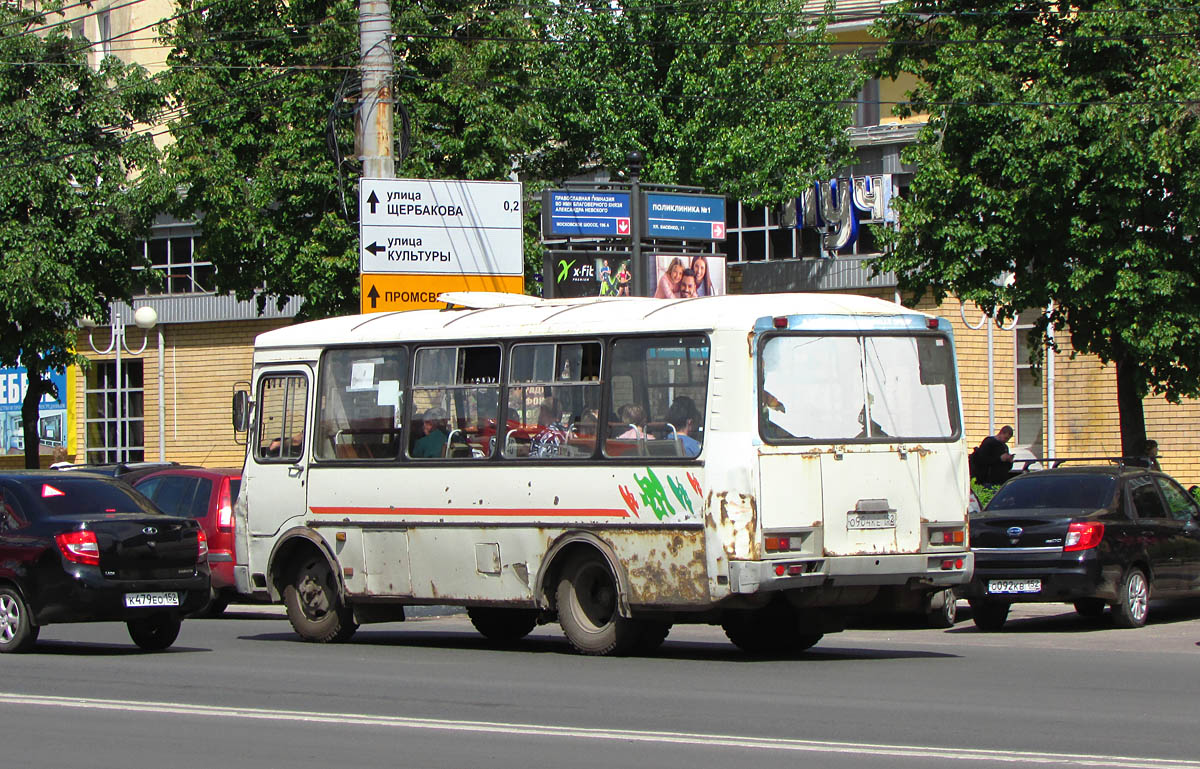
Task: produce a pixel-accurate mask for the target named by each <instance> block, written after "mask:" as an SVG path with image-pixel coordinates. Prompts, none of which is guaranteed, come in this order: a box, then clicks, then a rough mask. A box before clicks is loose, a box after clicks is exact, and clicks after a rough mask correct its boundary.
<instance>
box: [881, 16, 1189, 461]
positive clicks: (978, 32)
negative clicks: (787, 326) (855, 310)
mask: <svg viewBox="0 0 1200 769" xmlns="http://www.w3.org/2000/svg"><path fill="white" fill-rule="evenodd" d="M1198 10H1200V5H1198V4H1197V3H1196V2H1195V0H1187V1H1186V2H1182V3H1178V2H1174V1H1173V0H1172V2H1166V3H1164V2H1161V1H1160V0H1151V2H1140V0H1139V2H1136V3H1134V2H1130V1H1128V0H1106V1H1102V2H1077V3H1072V4H1069V5H1062V4H1060V3H1052V2H1028V3H1003V2H991V3H984V4H983V5H979V4H973V5H971V6H969V7H968V6H966V5H963V4H960V3H957V2H941V1H940V0H901V2H899V3H897V4H896V5H894V6H890V7H889V8H888V10H887V12H886V13H885V14H884V16H883V17H882V19H881V20H880V23H879V25H878V28H877V30H876V34H877V35H878V36H879V37H881V38H883V39H885V40H888V41H890V42H889V44H888V45H886V46H885V47H884V48H883V50H882V51H881V53H880V56H879V58H878V60H877V63H876V67H877V72H878V73H879V74H881V75H884V76H889V75H890V76H894V75H896V74H897V73H900V72H910V73H913V74H915V75H916V76H917V77H918V78H919V79H920V84H919V85H918V86H917V87H916V89H915V90H914V91H913V92H912V93H911V94H910V98H911V101H910V102H909V103H908V104H906V105H902V106H901V108H900V110H899V111H900V113H901V114H902V115H911V114H919V113H923V112H924V113H928V115H929V121H928V124H927V125H926V126H925V127H924V128H923V129H922V130H921V133H920V136H919V138H918V141H917V143H916V144H915V145H913V146H912V147H910V148H909V151H908V152H907V155H906V159H907V160H908V162H911V163H915V164H916V165H917V172H916V174H915V176H914V178H913V182H912V187H911V190H910V191H911V195H910V196H909V198H908V199H906V200H904V201H901V203H900V204H899V214H900V221H901V230H900V231H899V233H898V234H896V235H895V236H894V237H893V238H892V242H891V246H892V247H893V248H894V250H893V251H892V252H891V253H890V254H888V255H887V256H886V257H884V258H883V259H881V260H880V261H879V266H880V267H882V268H883V269H889V270H895V271H896V273H897V275H898V277H899V281H900V286H901V288H902V289H904V290H906V291H909V292H912V293H913V294H914V295H915V296H918V297H919V296H921V295H923V294H926V293H928V294H930V295H932V297H933V298H934V299H937V300H940V299H941V298H943V297H944V296H946V295H947V294H952V295H956V296H958V297H960V298H962V299H963V300H966V301H974V302H976V303H978V304H979V305H981V306H982V307H984V308H985V309H988V310H990V309H992V308H995V309H996V310H997V311H998V313H999V315H1000V317H1012V316H1014V315H1015V314H1016V313H1018V312H1020V311H1022V310H1024V309H1027V308H1045V307H1050V309H1049V311H1048V312H1047V313H1046V314H1045V315H1044V316H1043V317H1042V318H1041V320H1040V326H1039V327H1038V329H1036V330H1035V333H1034V334H1033V337H1034V338H1033V340H1032V341H1034V348H1035V355H1039V354H1040V353H1041V351H1042V349H1043V347H1042V344H1043V343H1044V340H1045V337H1044V333H1045V331H1046V329H1047V328H1048V327H1052V328H1053V329H1054V330H1056V331H1059V332H1061V331H1063V330H1064V329H1065V330H1066V331H1067V333H1069V335H1070V339H1071V344H1072V346H1073V347H1074V349H1075V350H1078V351H1080V352H1084V353H1092V354H1094V355H1096V356H1098V357H1099V358H1100V359H1101V360H1103V361H1105V362H1113V363H1115V366H1116V373H1117V389H1118V410H1119V413H1120V417H1121V439H1122V451H1123V452H1124V453H1126V454H1129V453H1131V452H1133V451H1135V450H1136V448H1137V445H1138V444H1139V443H1140V442H1141V441H1142V440H1143V439H1144V438H1145V421H1144V417H1143V413H1142V398H1143V397H1144V396H1145V395H1146V394H1147V393H1148V392H1155V393H1162V394H1165V396H1166V397H1167V398H1168V399H1170V400H1178V399H1179V398H1181V397H1184V396H1192V395H1195V394H1197V392H1198V390H1200V378H1198V376H1197V374H1198V372H1200V367H1198V365H1197V361H1200V281H1197V263H1198V262H1197V256H1198V252H1197V240H1196V235H1197V225H1198V224H1200V189H1198V186H1200V172H1198V169H1200V125H1198V123H1197V120H1198V118H1200V106H1198V103H1197V98H1198V96H1200V67H1197V64H1198V61H1197V59H1198V58H1200V57H1198V56H1197V48H1196V40H1197V35H1198V33H1200V14H1198V13H1197V11H1198ZM1008 276H1011V280H1008V279H1007V278H1008Z"/></svg>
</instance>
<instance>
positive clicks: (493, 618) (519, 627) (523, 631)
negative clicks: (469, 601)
mask: <svg viewBox="0 0 1200 769" xmlns="http://www.w3.org/2000/svg"><path fill="white" fill-rule="evenodd" d="M467 616H468V617H470V618H471V624H472V625H474V626H475V629H476V630H478V631H479V633H480V634H481V635H482V636H483V637H484V638H486V639H488V640H489V641H492V642H493V643H501V644H505V643H514V642H516V641H520V640H521V639H522V638H524V637H525V636H527V635H529V632H530V631H531V630H533V629H534V628H535V627H536V626H537V619H538V611H537V609H497V608H495V607H493V606H472V607H469V608H468V609H467Z"/></svg>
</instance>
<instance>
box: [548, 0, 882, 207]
mask: <svg viewBox="0 0 1200 769" xmlns="http://www.w3.org/2000/svg"><path fill="white" fill-rule="evenodd" d="M554 7H555V8H556V9H557V10H556V12H555V13H554V14H553V16H552V17H551V18H550V27H549V33H548V36H549V37H550V38H551V39H554V40H558V41H561V42H559V43H558V45H556V47H555V57H554V67H553V70H552V71H551V73H550V75H551V77H552V78H553V80H552V81H551V83H550V86H549V87H548V88H547V89H546V92H545V97H546V98H547V99H548V101H549V103H550V104H551V107H552V109H551V112H552V114H554V115H555V117H556V118H557V120H558V123H559V125H560V136H561V141H560V142H558V143H556V145H555V147H554V149H555V150H556V152H555V153H554V154H553V157H554V158H555V159H556V160H557V163H556V166H551V167H549V168H548V169H547V170H548V172H549V173H550V174H551V175H554V174H556V173H558V174H565V173H574V172H577V171H578V169H580V168H586V167H588V166H590V165H597V164H598V165H600V166H605V167H609V168H619V167H620V166H622V165H623V164H624V160H625V154H626V153H627V152H628V151H630V150H638V151H641V152H642V153H643V154H644V155H645V158H646V163H647V165H646V169H645V173H644V176H645V178H646V179H647V180H648V181H653V182H660V183H674V184H694V185H700V186H704V187H707V188H708V189H709V190H711V191H714V192H721V193H724V194H726V195H729V196H731V197H733V198H734V199H735V200H742V201H746V202H762V203H766V202H776V203H778V202H782V201H784V200H785V199H787V198H791V197H796V196H797V195H798V194H799V193H800V192H801V190H803V189H804V188H805V187H807V186H808V185H809V184H811V182H812V181H813V180H815V179H817V178H821V177H825V178H828V176H829V175H830V173H831V172H832V171H833V170H835V169H837V168H838V167H839V166H840V165H841V164H842V163H843V162H844V161H845V160H846V159H847V158H848V157H849V145H848V143H847V135H846V128H847V127H848V126H849V125H850V120H851V117H852V105H851V101H852V100H853V98H854V95H855V93H857V92H858V90H859V89H860V88H861V87H862V78H863V73H862V71H861V69H860V68H859V67H858V66H857V64H856V61H857V60H856V59H855V58H853V57H851V56H841V57H837V56H834V55H832V50H831V47H830V45H829V42H830V41H831V38H830V37H829V36H828V35H827V33H826V30H825V25H824V23H823V20H822V18H821V17H820V16H814V15H812V14H806V13H805V12H804V9H805V3H803V2H799V1H793V0H783V1H782V2H780V1H779V0H770V1H767V0H742V1H740V2H730V1H729V0H722V1H720V2H712V3H691V2H679V3H667V4H663V3H661V2H658V1H657V0H625V1H624V2H621V3H619V4H613V3H609V2H576V3H564V4H562V5H561V6H560V5H554Z"/></svg>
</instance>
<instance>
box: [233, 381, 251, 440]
mask: <svg viewBox="0 0 1200 769" xmlns="http://www.w3.org/2000/svg"><path fill="white" fill-rule="evenodd" d="M233 429H234V432H239V433H244V432H246V431H248V430H249V429H250V393H248V392H246V391H245V390H238V391H237V392H235V393H234V394H233Z"/></svg>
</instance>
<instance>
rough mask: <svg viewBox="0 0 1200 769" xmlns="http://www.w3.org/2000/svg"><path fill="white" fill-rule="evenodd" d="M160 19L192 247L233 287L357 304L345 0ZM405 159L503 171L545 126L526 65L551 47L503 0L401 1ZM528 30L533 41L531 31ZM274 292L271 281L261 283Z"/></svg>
mask: <svg viewBox="0 0 1200 769" xmlns="http://www.w3.org/2000/svg"><path fill="white" fill-rule="evenodd" d="M180 6H181V8H182V9H183V10H185V11H186V10H189V9H194V8H198V7H200V6H204V7H205V8H206V10H205V12H204V13H195V14H186V15H184V16H181V17H180V18H179V19H178V20H177V21H176V22H174V23H173V24H172V25H170V27H169V28H168V29H167V30H166V38H165V39H166V40H167V42H168V43H169V44H170V45H171V46H172V47H173V52H172V53H171V55H170V57H169V62H168V63H169V65H170V68H171V74H170V78H169V81H170V84H171V88H172V91H173V93H174V94H175V98H176V100H177V105H178V108H179V109H180V111H181V112H180V115H181V116H180V117H179V118H178V119H177V120H176V121H174V122H173V123H172V125H171V131H172V134H173V136H174V137H175V143H174V144H173V145H172V146H171V147H170V148H169V150H168V154H169V161H168V165H169V167H170V169H171V171H172V173H173V174H174V175H175V177H176V178H177V179H178V181H179V183H180V185H181V186H182V187H183V188H185V189H186V198H185V200H184V202H183V204H182V205H181V206H180V207H179V208H178V210H177V212H176V213H177V214H178V215H180V216H182V217H198V218H202V222H203V224H202V228H203V235H202V237H201V238H200V240H199V243H198V246H197V248H198V252H199V253H200V254H201V255H203V257H204V258H207V259H210V260H211V261H212V262H213V263H214V264H215V265H216V267H217V284H218V287H219V288H221V289H223V290H231V291H235V292H236V293H237V295H238V296H239V297H240V298H243V299H246V298H250V297H257V298H258V299H259V301H260V302H262V301H265V299H266V297H267V295H270V296H273V297H274V298H275V299H276V300H277V301H279V302H281V303H282V302H283V301H285V300H286V298H287V297H289V296H301V297H303V298H304V300H305V303H304V308H303V310H302V313H303V314H304V315H306V316H309V317H320V316H325V315H332V314H338V313H346V312H355V311H357V309H358V281H357V272H358V226H357V221H358V211H357V208H358V206H357V192H356V190H357V180H358V179H359V178H360V176H361V173H362V167H361V163H360V162H359V161H358V160H357V158H356V153H355V147H354V119H353V118H354V116H355V106H356V105H357V103H358V96H359V91H360V86H361V80H360V78H359V76H358V73H357V63H358V59H359V37H358V11H357V5H356V3H354V2H352V0H304V1H302V2H287V3H284V2H278V1H277V0H218V2H216V3H212V2H201V0H183V2H181V3H180ZM393 16H394V19H393V28H394V29H395V31H396V34H397V39H396V41H395V42H394V46H395V50H396V74H395V78H394V80H393V84H392V85H393V93H394V95H395V99H396V112H397V126H396V137H397V145H398V148H399V151H398V153H397V155H398V156H397V160H396V174H397V176H400V177H410V178H461V179H478V180H498V179H507V178H509V177H510V175H511V174H512V173H513V172H514V171H515V170H517V162H518V160H519V159H520V158H522V157H525V156H528V155H529V154H531V153H532V152H533V151H534V150H535V149H536V148H538V147H540V146H542V144H544V142H545V141H546V138H545V137H546V136H547V135H548V130H547V128H546V124H545V120H544V119H543V117H542V112H541V109H542V108H541V106H540V105H538V104H537V103H536V102H535V101H533V100H531V99H530V98H529V95H528V94H529V87H528V83H527V81H528V78H529V75H528V72H530V71H531V69H533V68H534V67H535V66H536V62H535V61H533V60H532V59H533V58H535V55H536V54H537V53H538V52H539V51H540V50H542V46H539V45H535V44H534V43H533V38H534V36H533V35H532V34H531V32H530V28H529V15H528V14H526V13H524V12H523V10H522V7H520V6H514V5H512V4H511V3H504V4H503V6H502V7H500V9H499V10H496V11H494V12H490V11H487V10H486V7H485V6H483V5H481V6H475V5H471V6H470V7H467V8H464V4H462V3H451V2H429V3H420V4H416V3H394V4H393ZM525 41H528V42H525ZM264 291H265V293H263V292H264Z"/></svg>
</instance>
